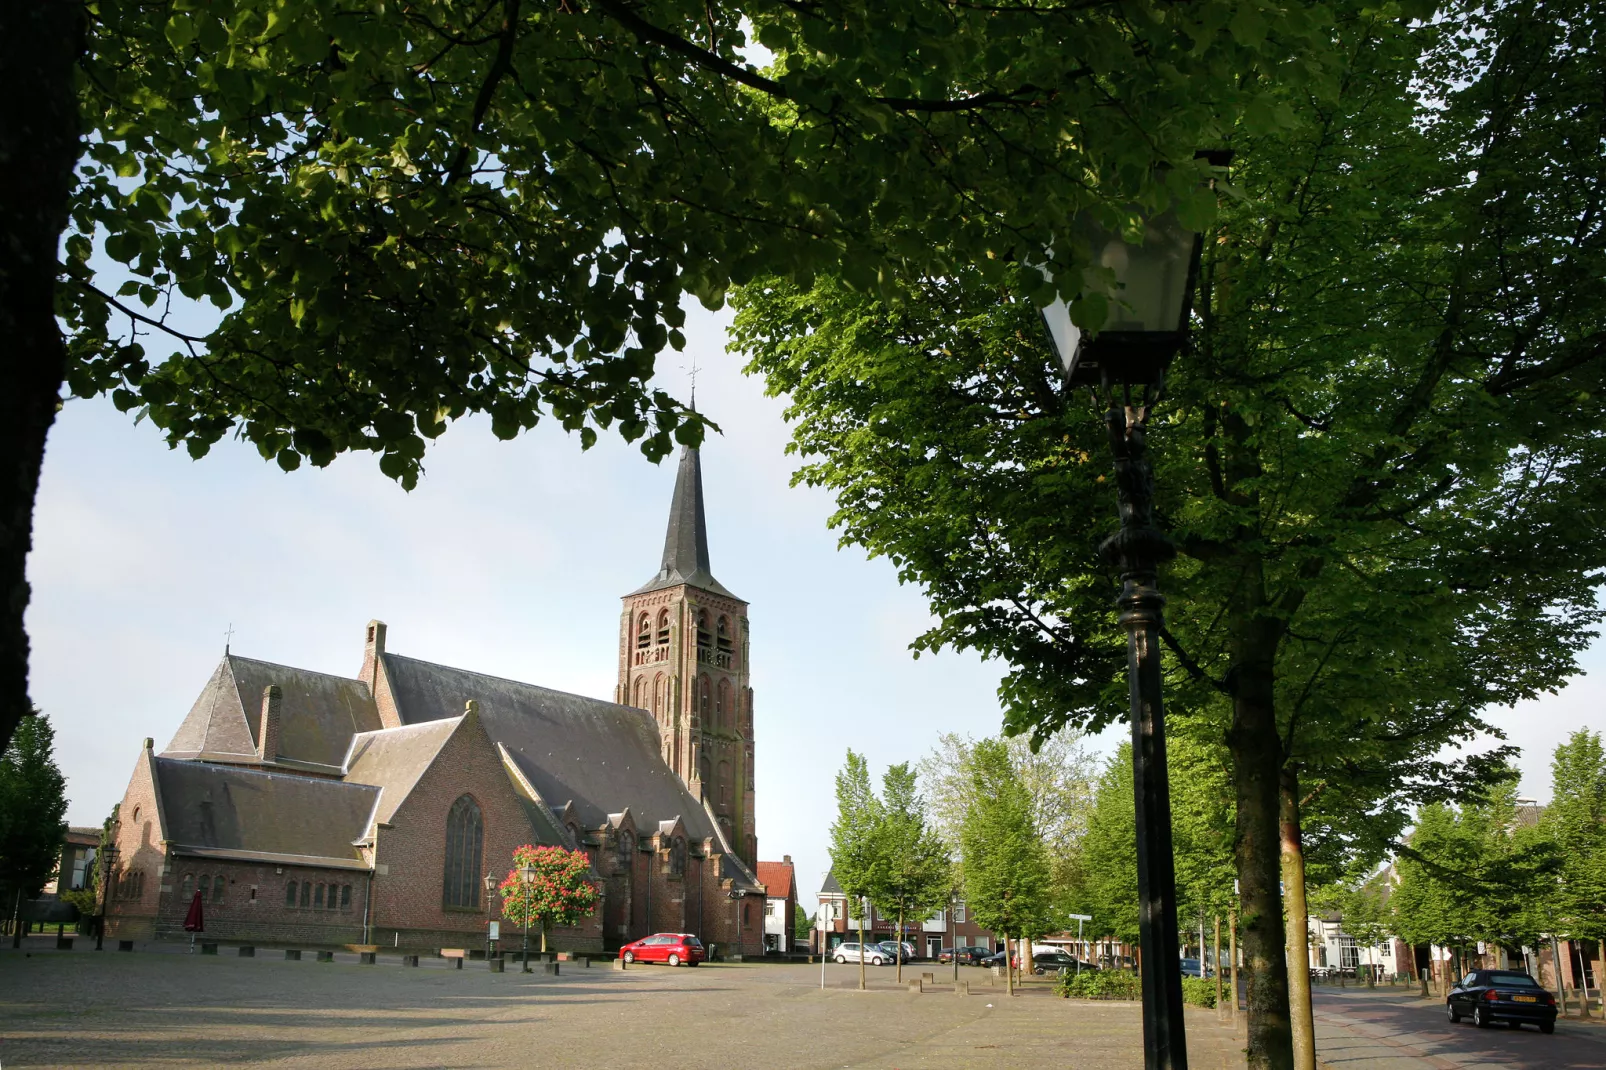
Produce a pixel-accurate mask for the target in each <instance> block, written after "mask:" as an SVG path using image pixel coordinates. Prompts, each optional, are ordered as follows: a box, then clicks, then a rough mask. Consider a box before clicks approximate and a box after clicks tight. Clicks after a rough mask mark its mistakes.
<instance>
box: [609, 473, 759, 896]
mask: <svg viewBox="0 0 1606 1070" xmlns="http://www.w3.org/2000/svg"><path fill="white" fill-rule="evenodd" d="M747 640H748V633H747V603H746V602H744V601H742V600H741V599H740V598H738V597H736V596H735V595H734V594H732V593H731V592H730V591H728V590H726V589H725V586H724V585H723V584H721V583H720V582H719V581H718V580H716V579H715V578H714V576H713V573H712V572H710V571H709V565H708V526H707V519H706V517H705V516H704V512H703V469H702V464H701V462H700V461H699V459H698V456H697V450H696V449H693V448H691V447H687V448H685V449H684V450H682V452H681V455H680V469H679V471H678V472H677V473H676V476H675V496H674V499H673V501H672V502H671V503H670V506H669V530H668V533H667V534H666V535H665V537H664V558H663V564H662V565H661V567H660V568H659V570H658V574H657V575H656V576H654V577H653V578H652V579H651V580H649V581H648V582H647V583H646V584H645V585H644V586H642V587H640V588H638V589H636V590H634V591H632V592H630V593H629V594H627V595H625V597H624V612H623V613H622V614H621V615H620V623H619V686H618V689H617V690H616V692H615V696H614V697H615V701H617V702H619V703H621V704H624V705H628V706H636V707H639V708H640V709H644V710H647V711H649V712H650V713H651V714H652V715H653V717H654V719H655V720H656V721H657V722H658V732H659V738H660V740H661V744H662V747H663V756H664V761H665V762H666V763H668V765H669V767H670V768H671V769H673V770H674V771H675V772H676V773H677V774H678V775H679V776H680V778H681V779H682V780H683V781H685V782H686V786H687V787H688V788H690V789H691V792H692V794H693V795H695V796H697V797H698V798H699V799H701V800H703V802H704V803H705V805H707V806H708V807H709V808H710V809H711V810H712V811H713V813H714V817H715V819H716V820H717V821H718V822H719V824H720V827H721V828H722V829H723V830H724V833H725V836H726V839H727V841H728V842H729V843H730V846H731V849H732V850H733V851H735V852H736V854H737V856H738V857H740V858H741V859H742V861H744V862H746V863H747V865H748V866H749V868H751V867H753V866H754V865H756V864H757V861H758V836H757V833H756V831H755V826H754V820H753V689H752V688H751V687H749V686H748V668H747V667H748V658H747V655H748V641H747Z"/></svg>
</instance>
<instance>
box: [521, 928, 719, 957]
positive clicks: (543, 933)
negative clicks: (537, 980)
mask: <svg viewBox="0 0 1606 1070" xmlns="http://www.w3.org/2000/svg"><path fill="white" fill-rule="evenodd" d="M736 950H738V951H740V950H741V948H737V949H736ZM541 954H543V955H545V954H546V922H545V921H544V920H543V921H542V922H541Z"/></svg>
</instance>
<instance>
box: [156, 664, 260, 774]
mask: <svg viewBox="0 0 1606 1070" xmlns="http://www.w3.org/2000/svg"><path fill="white" fill-rule="evenodd" d="M162 754H163V755H165V756H169V757H174V758H195V757H199V756H201V755H203V754H205V755H217V756H219V757H224V756H227V757H237V758H241V759H249V758H254V757H255V756H256V735H255V733H254V731H253V729H252V727H251V725H250V724H249V723H248V722H247V719H246V714H245V709H244V707H243V706H242V705H241V703H240V690H239V686H238V685H237V684H236V683H235V680H234V665H233V658H231V657H230V656H228V655H226V654H225V655H224V657H223V660H222V661H220V662H218V665H217V668H216V669H213V670H212V678H211V679H210V680H208V681H207V682H206V686H205V687H204V688H202V689H201V694H200V695H199V697H197V698H196V700H195V704H194V705H193V706H191V707H190V712H189V713H188V714H187V715H186V716H185V718H184V720H183V722H182V723H180V725H179V726H178V731H177V732H175V733H173V738H172V740H171V741H169V742H168V744H167V746H166V748H164V749H163V751H162Z"/></svg>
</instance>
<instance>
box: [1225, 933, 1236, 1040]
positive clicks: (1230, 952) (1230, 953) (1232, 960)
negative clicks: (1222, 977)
mask: <svg viewBox="0 0 1606 1070" xmlns="http://www.w3.org/2000/svg"><path fill="white" fill-rule="evenodd" d="M1227 962H1228V964H1229V965H1230V966H1231V967H1232V984H1231V985H1230V986H1229V988H1230V989H1231V992H1230V994H1229V996H1228V998H1229V999H1230V1000H1231V1002H1230V1003H1228V1004H1227V1006H1228V1007H1230V1008H1231V1012H1230V1013H1229V1014H1228V1015H1227V1020H1228V1021H1230V1022H1231V1023H1232V1025H1233V1028H1234V1029H1236V1028H1237V1027H1238V915H1237V913H1236V912H1235V911H1230V910H1229V911H1228V912H1227Z"/></svg>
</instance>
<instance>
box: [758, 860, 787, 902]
mask: <svg viewBox="0 0 1606 1070" xmlns="http://www.w3.org/2000/svg"><path fill="white" fill-rule="evenodd" d="M793 880H794V877H793V873H792V863H790V862H760V863H759V864H758V883H760V884H762V885H763V886H764V888H765V891H766V893H767V894H768V896H769V897H770V898H771V899H789V898H791V897H792V893H793V891H794V885H793Z"/></svg>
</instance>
